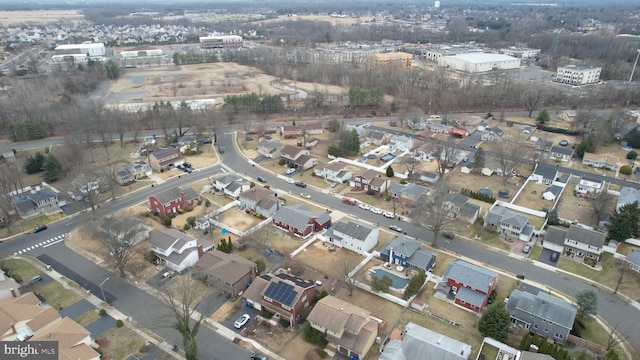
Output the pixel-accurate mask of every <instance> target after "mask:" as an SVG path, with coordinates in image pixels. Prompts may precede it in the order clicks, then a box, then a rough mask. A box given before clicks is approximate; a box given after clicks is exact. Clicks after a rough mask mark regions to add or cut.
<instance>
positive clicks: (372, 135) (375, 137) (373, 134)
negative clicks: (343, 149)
mask: <svg viewBox="0 0 640 360" xmlns="http://www.w3.org/2000/svg"><path fill="white" fill-rule="evenodd" d="M386 138H387V134H385V133H383V132H381V131H377V130H369V133H368V134H367V141H368V142H369V144H373V145H377V146H380V145H383V144H384V143H385V140H386Z"/></svg>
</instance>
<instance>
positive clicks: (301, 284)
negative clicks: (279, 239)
mask: <svg viewBox="0 0 640 360" xmlns="http://www.w3.org/2000/svg"><path fill="white" fill-rule="evenodd" d="M243 297H244V299H245V303H246V305H247V306H251V307H253V308H255V309H256V310H258V311H266V312H268V313H270V314H273V318H274V319H276V320H280V319H282V320H286V321H288V322H289V324H291V326H293V325H295V324H297V323H300V322H302V321H303V320H305V319H306V318H307V315H308V314H309V312H310V311H311V306H312V305H313V304H314V303H315V299H316V285H315V284H314V283H313V282H311V281H308V280H304V279H301V278H299V277H296V276H293V275H291V271H289V270H285V269H278V270H277V271H276V272H275V273H273V274H264V275H260V276H258V277H256V278H255V279H254V280H253V282H252V283H251V286H249V288H248V289H247V291H245V293H244V295H243Z"/></svg>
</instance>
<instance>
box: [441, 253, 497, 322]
mask: <svg viewBox="0 0 640 360" xmlns="http://www.w3.org/2000/svg"><path fill="white" fill-rule="evenodd" d="M497 281H498V274H497V273H495V272H493V271H491V270H488V269H485V268H483V267H481V266H478V265H474V264H471V263H468V262H466V261H462V260H456V261H454V262H452V263H450V264H449V266H447V269H446V270H445V271H444V274H442V282H441V283H440V284H438V286H437V291H439V292H441V293H444V295H446V296H447V298H449V299H453V300H454V302H455V303H456V305H460V306H462V307H465V308H467V309H469V310H472V311H475V312H482V311H483V310H484V308H485V307H486V306H487V301H488V300H489V296H490V295H491V293H492V292H493V290H495V288H496V283H497Z"/></svg>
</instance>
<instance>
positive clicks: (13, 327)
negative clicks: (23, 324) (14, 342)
mask: <svg viewBox="0 0 640 360" xmlns="http://www.w3.org/2000/svg"><path fill="white" fill-rule="evenodd" d="M11 331H13V333H14V334H17V333H18V332H17V331H16V324H13V323H12V324H11Z"/></svg>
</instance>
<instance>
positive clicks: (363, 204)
mask: <svg viewBox="0 0 640 360" xmlns="http://www.w3.org/2000/svg"><path fill="white" fill-rule="evenodd" d="M358 207H359V208H360V209H362V210H369V209H371V206H369V205H367V204H365V203H360V205H358Z"/></svg>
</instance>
